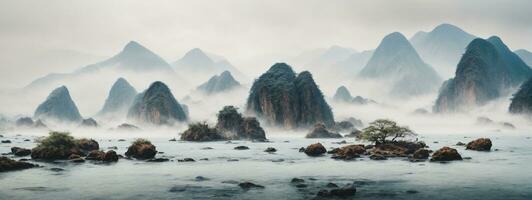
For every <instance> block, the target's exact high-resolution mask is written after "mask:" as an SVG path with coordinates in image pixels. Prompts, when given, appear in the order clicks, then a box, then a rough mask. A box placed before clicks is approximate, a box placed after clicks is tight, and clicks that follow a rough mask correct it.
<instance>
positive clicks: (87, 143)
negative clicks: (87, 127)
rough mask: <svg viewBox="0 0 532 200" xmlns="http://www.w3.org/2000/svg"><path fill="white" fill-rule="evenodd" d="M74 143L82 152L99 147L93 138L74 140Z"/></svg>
mask: <svg viewBox="0 0 532 200" xmlns="http://www.w3.org/2000/svg"><path fill="white" fill-rule="evenodd" d="M76 145H77V146H78V148H79V150H81V151H82V152H83V154H86V153H88V152H91V151H94V150H98V149H100V145H99V144H98V142H96V140H93V139H86V138H82V139H78V140H76Z"/></svg>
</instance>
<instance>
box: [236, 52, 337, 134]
mask: <svg viewBox="0 0 532 200" xmlns="http://www.w3.org/2000/svg"><path fill="white" fill-rule="evenodd" d="M246 110H247V111H248V112H250V113H254V114H256V115H257V116H258V117H260V118H263V119H264V120H265V121H266V123H268V124H270V125H276V126H281V127H285V128H290V129H293V128H300V127H308V126H312V125H314V124H315V123H317V122H322V123H324V124H326V125H327V126H332V125H333V124H334V117H333V114H332V111H331V108H330V107H329V105H328V104H327V102H326V101H325V99H324V98H323V94H322V92H321V91H320V89H319V88H318V86H317V85H316V83H315V82H314V79H313V78H312V74H310V72H308V71H304V72H301V73H300V74H298V75H297V76H296V73H295V72H294V71H293V70H292V67H290V66H289V65H287V64H285V63H276V64H274V65H273V66H272V67H271V68H270V69H269V70H268V71H267V72H266V73H264V74H262V75H261V76H260V77H259V78H258V79H257V80H255V82H254V83H253V86H252V87H251V91H250V95H249V97H248V100H247V107H246Z"/></svg>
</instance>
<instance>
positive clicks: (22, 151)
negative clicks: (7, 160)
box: [11, 147, 31, 156]
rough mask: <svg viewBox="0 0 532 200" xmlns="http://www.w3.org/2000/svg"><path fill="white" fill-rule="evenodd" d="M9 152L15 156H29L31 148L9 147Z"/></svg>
mask: <svg viewBox="0 0 532 200" xmlns="http://www.w3.org/2000/svg"><path fill="white" fill-rule="evenodd" d="M11 153H13V155H15V156H29V155H30V154H31V149H25V148H20V147H11Z"/></svg>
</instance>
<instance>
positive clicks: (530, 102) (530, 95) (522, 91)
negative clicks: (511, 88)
mask: <svg viewBox="0 0 532 200" xmlns="http://www.w3.org/2000/svg"><path fill="white" fill-rule="evenodd" d="M509 111H510V113H514V114H528V115H530V114H532V78H530V79H528V80H527V81H526V82H525V83H523V84H522V85H521V87H520V88H519V90H518V91H517V92H516V93H515V94H514V95H513V97H512V102H511V103H510V108H509Z"/></svg>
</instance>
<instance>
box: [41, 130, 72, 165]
mask: <svg viewBox="0 0 532 200" xmlns="http://www.w3.org/2000/svg"><path fill="white" fill-rule="evenodd" d="M72 154H77V155H83V152H82V151H81V149H80V147H79V145H78V144H77V143H76V140H75V139H74V138H73V137H72V136H70V135H69V134H68V133H61V132H51V133H50V135H49V136H48V137H46V138H44V139H42V140H41V141H40V142H39V144H38V145H37V147H35V148H33V149H32V150H31V158H32V159H43V160H65V159H67V158H68V157H69V156H70V155H72Z"/></svg>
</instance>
